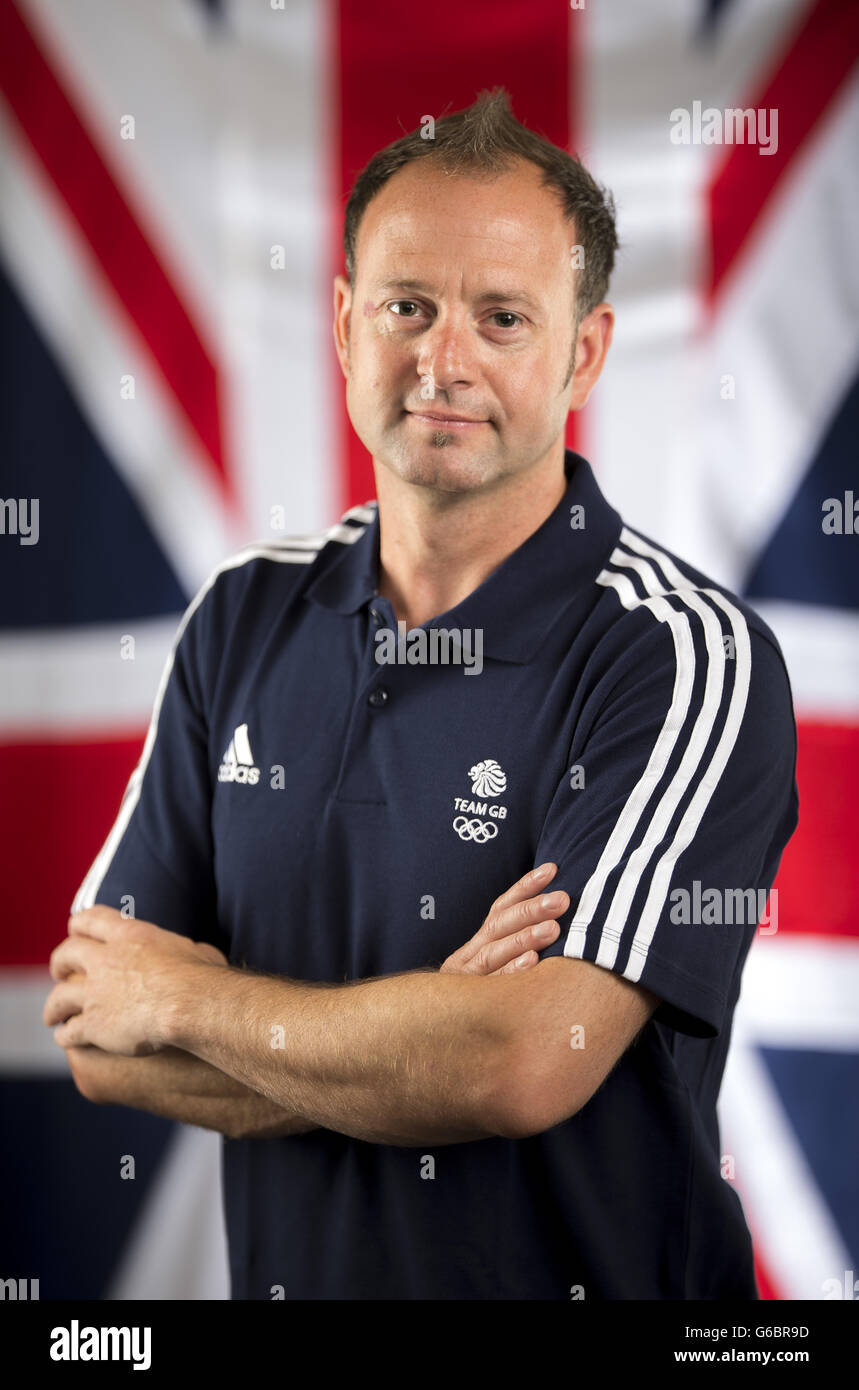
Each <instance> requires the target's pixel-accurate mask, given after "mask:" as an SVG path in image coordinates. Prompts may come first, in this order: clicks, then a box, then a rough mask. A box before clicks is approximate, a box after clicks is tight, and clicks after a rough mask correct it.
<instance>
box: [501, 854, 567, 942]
mask: <svg viewBox="0 0 859 1390" xmlns="http://www.w3.org/2000/svg"><path fill="white" fill-rule="evenodd" d="M557 872H558V866H557V864H553V863H552V862H551V860H548V861H547V862H546V863H545V864H540V865H538V867H537V868H536V869H532V870H531V871H530V872H529V873H527V874H523V875H522V877H521V878H520V879H518V880H517V881H516V883H514V884H513V886H512V888H508V889H507V892H506V893H502V894H501V897H500V898H496V899H495V902H494V903H493V904H492V906H491V907H490V909H489V912H488V913H487V916H486V922H488V921H489V920H490V919H491V918H493V917H496V916H497V915H498V913H499V912H503V911H504V910H505V909H506V908H508V907H515V906H516V904H517V903H522V902H524V901H525V900H526V899H527V898H533V897H534V895H535V893H541V892H543V890H544V889H545V887H546V884H547V883H550V882H551V880H552V879H553V878H554V877H555V874H556V873H557ZM486 922H484V924H483V925H484V926H486Z"/></svg>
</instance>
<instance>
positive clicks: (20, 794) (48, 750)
mask: <svg viewBox="0 0 859 1390" xmlns="http://www.w3.org/2000/svg"><path fill="white" fill-rule="evenodd" d="M144 736H145V731H144V732H141V733H140V734H139V735H135V736H129V737H127V738H120V739H115V740H113V741H111V742H79V743H29V744H23V743H19V744H13V745H6V746H3V747H0V783H2V785H3V788H4V796H3V800H2V803H0V805H2V812H0V875H2V883H3V890H4V894H3V895H4V911H3V937H2V944H0V951H2V955H0V962H2V964H3V965H45V964H46V963H47V960H48V957H49V956H50V954H51V951H52V950H53V948H54V947H55V946H56V945H57V944H58V943H59V942H60V941H62V939H63V937H64V936H65V934H66V920H67V918H68V915H69V908H70V907H71V904H72V899H73V898H74V895H75V893H76V892H77V890H78V888H79V887H80V885H81V883H82V882H83V879H84V876H85V875H86V873H87V871H88V870H89V867H90V865H91V863H92V861H93V860H94V859H95V856H96V855H97V854H98V852H99V850H100V849H101V847H102V845H103V844H104V841H105V839H106V837H107V833H108V831H109V830H110V827H111V826H112V825H113V822H114V820H115V819H116V814H117V811H118V810H119V803H120V801H121V799H122V793H123V792H124V790H125V786H126V783H127V782H128V779H129V777H130V776H131V773H132V771H133V769H134V766H135V764H136V762H137V760H138V758H139V757H140V754H141V751H142V748H143V739H144Z"/></svg>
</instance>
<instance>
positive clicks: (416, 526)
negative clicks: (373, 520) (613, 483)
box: [376, 450, 567, 628]
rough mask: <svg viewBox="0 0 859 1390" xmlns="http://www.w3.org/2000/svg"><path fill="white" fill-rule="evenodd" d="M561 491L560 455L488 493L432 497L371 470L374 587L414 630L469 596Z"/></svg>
mask: <svg viewBox="0 0 859 1390" xmlns="http://www.w3.org/2000/svg"><path fill="white" fill-rule="evenodd" d="M566 488H567V479H566V476H565V474H564V469H563V450H561V466H560V468H559V466H558V461H557V455H556V452H555V450H552V452H551V454H550V455H548V456H547V457H546V458H545V459H543V460H541V462H540V463H539V464H537V465H535V466H534V467H533V468H530V469H528V470H527V472H525V473H523V474H516V475H514V476H512V477H509V478H506V479H504V480H503V482H502V484H500V485H499V486H497V487H494V488H492V489H490V490H489V491H488V492H483V491H481V492H471V493H444V494H441V495H440V494H439V493H437V492H431V491H430V490H428V489H427V488H421V487H416V486H415V485H414V484H413V483H406V482H403V480H402V479H401V478H398V477H397V476H396V475H395V474H393V473H392V472H391V471H390V470H389V469H388V468H385V467H384V466H382V465H379V464H377V465H376V495H377V498H378V503H379V546H380V554H379V586H378V592H379V594H380V595H381V596H382V597H383V598H387V599H389V600H390V602H391V605H392V606H393V609H394V613H395V615H396V618H397V620H398V621H400V620H402V621H404V622H405V623H406V626H407V627H408V628H413V627H420V626H422V624H424V623H426V622H429V621H431V619H433V618H436V617H438V616H439V614H441V613H446V612H447V611H448V610H449V609H451V608H455V607H456V605H457V604H459V603H462V601H463V599H465V598H467V597H468V595H469V594H470V593H473V592H474V590H475V589H476V588H478V586H479V585H480V584H482V583H483V581H484V580H485V579H487V578H488V577H489V575H490V574H492V572H493V571H494V570H496V569H497V568H498V567H499V565H501V564H503V562H504V561H505V560H506V559H507V557H508V556H509V555H512V553H513V551H514V550H517V549H518V548H519V546H520V545H523V544H524V542H525V541H526V540H527V539H528V537H529V536H532V535H533V534H534V532H535V531H536V530H538V529H539V527H540V526H542V524H543V522H544V521H545V520H546V519H547V518H548V517H549V516H551V514H552V512H553V511H554V510H555V508H556V507H557V505H558V503H559V502H560V500H561V498H562V497H563V495H564V492H565V491H566Z"/></svg>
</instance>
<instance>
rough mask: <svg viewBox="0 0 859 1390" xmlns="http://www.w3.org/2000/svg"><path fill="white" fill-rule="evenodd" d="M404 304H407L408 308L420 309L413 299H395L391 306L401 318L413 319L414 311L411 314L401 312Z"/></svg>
mask: <svg viewBox="0 0 859 1390" xmlns="http://www.w3.org/2000/svg"><path fill="white" fill-rule="evenodd" d="M403 305H405V307H406V309H414V310H415V312H417V310H418V306H417V304H415V302H414V300H413V299H395V300H394V302H393V304H392V305H391V306H390V307H391V308H392V309H393V310H394V313H395V314H397V316H398V317H399V318H401V319H413V318H414V316H415V315H414V314H413V313H411V314H410V313H402V312H401V306H403Z"/></svg>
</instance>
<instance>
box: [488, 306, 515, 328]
mask: <svg viewBox="0 0 859 1390" xmlns="http://www.w3.org/2000/svg"><path fill="white" fill-rule="evenodd" d="M492 317H493V318H494V319H512V320H513V322H512V323H499V325H498V327H499V328H515V327H516V325H517V323H521V322H522V320H521V318H520V317H519V315H518V314H513V313H511V312H510V311H509V310H507V309H499V310H498V313H497V314H493V315H492Z"/></svg>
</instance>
